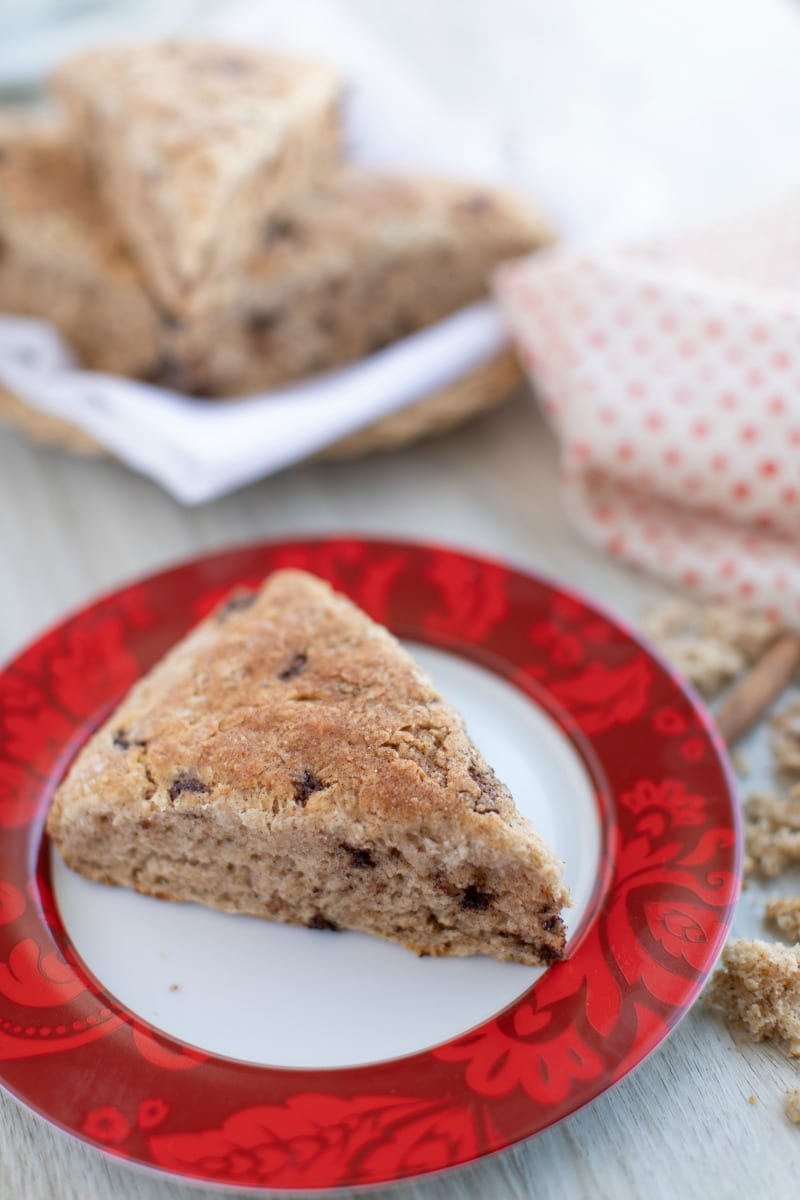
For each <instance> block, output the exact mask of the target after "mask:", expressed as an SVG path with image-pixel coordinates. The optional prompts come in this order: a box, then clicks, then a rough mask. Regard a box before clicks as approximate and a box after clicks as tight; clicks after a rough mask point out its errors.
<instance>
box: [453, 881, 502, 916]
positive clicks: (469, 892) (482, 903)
mask: <svg viewBox="0 0 800 1200" xmlns="http://www.w3.org/2000/svg"><path fill="white" fill-rule="evenodd" d="M492 900H494V895H493V893H492V892H484V891H482V890H481V888H479V887H476V886H475V884H474V883H471V884H469V886H468V887H465V888H464V890H463V892H462V893H461V895H460V897H459V901H458V905H459V908H466V909H472V910H473V911H474V912H484V911H485V910H486V909H487V908H488V907H489V905H490V904H491V902H492Z"/></svg>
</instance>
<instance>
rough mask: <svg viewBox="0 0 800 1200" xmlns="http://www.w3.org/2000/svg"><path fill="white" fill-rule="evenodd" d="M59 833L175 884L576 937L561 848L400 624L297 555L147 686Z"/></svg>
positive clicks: (57, 810)
mask: <svg viewBox="0 0 800 1200" xmlns="http://www.w3.org/2000/svg"><path fill="white" fill-rule="evenodd" d="M48 832H49V833H50V836H51V838H52V839H53V841H54V842H55V844H56V846H57V847H58V849H59V851H60V852H61V854H62V856H63V857H64V859H65V860H66V862H67V864H68V865H69V866H71V867H72V868H73V869H75V870H77V871H79V872H80V873H81V874H83V875H85V876H87V877H88V878H90V879H94V880H99V881H101V882H103V883H110V884H118V885H123V886H127V887H132V888H135V889H136V890H138V891H140V892H146V893H149V894H151V895H155V896H158V897H160V898H162V899H169V900H190V901H195V902H197V903H201V904H207V905H211V906H212V907H215V908H220V909H223V910H226V911H229V912H239V913H251V914H253V915H255V916H260V917H266V918H269V919H272V920H278V921H286V922H291V923H294V924H301V925H307V926H309V927H310V928H312V929H329V930H335V929H340V928H341V929H354V930H360V931H361V932H363V933H369V934H373V935H376V936H378V937H383V938H388V939H389V940H391V941H395V942H400V943H401V944H403V945H404V946H407V947H408V948H409V949H411V950H414V951H416V952H417V953H418V954H431V955H468V954H488V955H491V956H492V957H494V958H499V959H504V960H506V961H511V962H520V963H527V964H532V965H533V964H540V963H541V964H549V963H551V962H553V961H555V960H557V959H560V958H562V957H563V951H564V938H565V931H564V924H563V921H562V918H561V910H562V908H564V907H565V906H566V905H567V904H569V897H568V894H567V889H566V887H565V886H564V883H563V879H562V870H563V868H562V864H561V863H560V862H559V861H558V859H557V858H556V857H555V855H554V854H553V853H552V851H551V850H550V849H549V848H548V847H547V846H546V845H545V843H544V841H543V840H542V839H541V838H540V837H539V835H538V834H537V833H536V831H535V830H534V829H533V827H532V826H531V824H530V823H529V822H528V821H527V820H526V819H525V818H524V817H522V816H521V815H520V813H518V812H517V809H516V807H515V805H514V801H513V800H512V798H511V795H510V793H509V791H508V789H507V788H506V787H505V785H504V784H502V783H501V782H500V781H499V779H497V777H496V776H495V774H494V772H493V771H492V769H491V767H490V766H489V765H488V763H487V762H486V761H485V759H484V758H483V756H482V755H481V754H480V752H479V751H478V749H477V747H476V746H475V745H474V744H473V743H472V741H471V740H470V738H469V737H468V735H467V733H466V730H465V728H464V723H463V721H462V719H461V717H460V716H459V714H458V713H457V712H456V711H455V710H454V709H453V708H452V707H451V706H450V705H449V704H447V703H446V702H445V701H444V700H443V699H442V697H441V696H440V695H439V694H438V692H437V691H436V689H435V688H434V686H433V684H432V682H431V681H430V679H429V678H428V677H427V676H426V675H425V674H424V673H423V672H422V671H421V670H420V669H419V668H418V667H417V666H416V664H415V663H414V662H413V660H412V659H411V658H410V657H409V656H408V654H407V653H406V651H405V650H404V649H403V648H402V647H401V646H400V645H399V644H398V642H396V641H395V639H394V638H393V637H392V636H391V634H390V633H389V632H388V631H387V630H386V629H384V628H382V627H381V626H379V625H376V624H375V623H374V622H373V621H371V620H370V619H369V617H367V616H366V614H364V613H363V612H361V611H360V610H359V609H358V608H356V607H355V605H354V604H352V603H351V602H350V601H349V600H347V599H346V598H345V597H343V596H340V595H337V594H336V593H335V592H333V591H332V590H331V588H330V587H329V586H328V585H327V584H326V583H324V582H322V581H321V580H319V579H317V578H315V577H314V576H312V575H308V574H306V573H304V572H301V571H295V570H283V571H278V572H276V573H274V574H273V575H271V576H270V577H269V578H268V579H267V581H266V583H265V584H264V585H263V587H262V588H261V590H260V591H258V592H249V593H248V592H239V593H236V594H234V595H233V596H232V597H231V598H230V599H229V600H228V601H227V602H226V603H225V604H223V605H222V606H221V607H220V608H218V609H217V611H216V612H214V613H212V614H211V616H210V617H208V618H207V619H206V620H205V621H203V622H202V623H201V624H200V625H199V626H198V627H197V628H196V629H195V630H194V631H193V632H192V633H190V634H189V636H188V637H186V638H185V639H184V640H183V641H182V642H181V643H179V644H178V645H177V646H176V647H175V648H174V649H173V650H172V651H170V653H169V654H168V655H167V656H166V658H164V659H163V661H162V662H161V663H159V664H157V665H156V666H155V667H154V668H153V669H152V670H151V672H150V673H149V674H148V675H147V676H145V678H143V679H142V680H141V681H140V682H139V683H138V684H137V685H136V686H135V687H134V688H133V689H132V691H131V692H130V694H129V695H128V697H127V698H126V699H125V700H124V701H123V703H122V705H121V706H120V708H118V709H117V711H116V712H115V713H114V714H113V715H112V716H111V717H110V718H109V720H108V721H107V722H106V723H105V725H104V726H103V727H102V728H101V729H100V730H99V731H98V732H97V733H96V734H95V735H94V737H93V738H92V739H91V740H90V741H89V743H88V744H87V745H86V746H85V747H84V749H83V750H82V751H81V753H80V754H79V755H78V758H77V759H76V761H75V763H74V764H73V766H72V767H71V769H70V771H69V773H68V775H67V777H66V779H65V780H64V782H63V783H62V784H61V786H60V788H59V790H58V792H57V793H56V796H55V799H54V802H53V807H52V809H51V812H50V815H49V818H48Z"/></svg>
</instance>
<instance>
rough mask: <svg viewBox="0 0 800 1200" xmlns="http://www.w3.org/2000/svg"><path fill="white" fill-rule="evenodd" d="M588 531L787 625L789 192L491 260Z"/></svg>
mask: <svg viewBox="0 0 800 1200" xmlns="http://www.w3.org/2000/svg"><path fill="white" fill-rule="evenodd" d="M496 291H497V295H498V298H499V300H500V303H501V305H502V307H503V309H504V311H505V314H506V316H507V318H508V321H509V324H510V327H511V330H512V333H513V336H514V338H515V341H516V345H517V348H518V350H519V353H520V357H521V359H522V361H523V363H524V365H525V367H526V370H527V371H528V373H529V375H530V377H531V379H532V381H533V382H534V384H535V387H536V392H537V395H538V396H539V398H540V401H541V404H542V407H543V409H544V411H545V413H546V414H547V416H548V417H549V419H550V421H551V423H552V425H553V427H554V429H555V431H556V434H557V436H558V438H559V440H560V443H561V450H562V480H563V489H564V497H565V501H566V504H567V508H568V511H569V512H570V513H571V515H572V516H573V518H574V520H575V521H576V523H577V524H578V526H579V527H580V528H581V530H583V532H584V533H585V534H586V535H587V536H588V537H589V538H590V539H591V540H592V541H593V542H594V543H596V544H597V545H600V546H602V547H603V548H605V549H606V550H607V551H609V552H610V553H611V554H614V555H617V556H619V557H621V558H624V559H626V560H627V561H629V562H631V563H633V564H634V565H636V566H638V567H642V568H645V569H647V570H650V571H653V572H655V573H657V574H659V575H662V576H664V577H666V578H668V579H670V580H673V581H674V582H676V583H680V584H682V585H684V586H686V587H690V588H695V589H697V590H699V591H702V592H705V593H707V594H709V595H713V596H718V597H720V598H724V599H728V600H733V601H736V602H738V603H740V604H746V605H747V606H748V607H752V608H763V609H765V610H767V611H769V612H772V613H774V615H775V616H776V617H779V618H780V619H781V620H783V621H785V622H787V623H788V624H790V625H793V626H795V627H800V197H797V198H796V199H795V200H794V201H787V202H785V203H781V204H776V205H774V206H772V207H771V208H769V209H764V210H762V211H760V212H759V213H756V214H751V215H750V216H748V217H747V218H743V219H740V220H738V221H736V222H732V223H730V224H728V225H726V226H724V227H718V228H716V229H714V230H711V231H705V232H698V233H694V234H691V235H686V236H682V237H679V238H678V237H676V238H670V239H666V240H662V241H658V242H652V243H649V244H646V245H641V246H637V247H633V248H629V249H625V250H614V251H611V250H606V251H601V252H595V253H591V252H590V253H587V252H585V251H584V252H568V251H558V250H555V251H552V252H549V253H547V254H545V255H538V256H537V257H536V258H530V259H523V260H521V261H518V262H515V263H511V264H508V265H506V266H504V267H503V268H501V270H500V272H499V274H498V276H497V279H496Z"/></svg>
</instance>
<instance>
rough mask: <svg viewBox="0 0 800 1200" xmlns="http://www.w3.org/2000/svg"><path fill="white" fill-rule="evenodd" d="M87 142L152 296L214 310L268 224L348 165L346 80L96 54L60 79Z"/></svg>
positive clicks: (186, 52)
mask: <svg viewBox="0 0 800 1200" xmlns="http://www.w3.org/2000/svg"><path fill="white" fill-rule="evenodd" d="M51 82H52V87H53V90H54V91H55V93H56V94H57V95H58V97H59V98H60V99H61V101H62V102H63V103H64V104H65V105H66V107H67V111H68V114H69V116H70V118H71V121H72V124H73V127H74V135H75V137H76V140H77V142H78V144H80V146H81V147H82V148H83V150H84V151H85V153H86V154H87V155H88V157H89V159H90V161H91V163H92V165H93V167H94V172H95V176H96V179H97V182H98V184H99V186H100V188H101V190H102V192H103V195H104V196H105V199H106V201H107V204H108V207H109V210H110V212H111V214H112V216H113V218H114V220H115V222H116V224H117V226H118V227H119V229H120V231H121V232H122V233H123V235H124V236H125V238H126V239H127V241H128V244H129V246H130V248H131V250H132V252H133V257H134V259H135V260H136V262H137V264H138V266H139V267H140V268H141V270H142V273H143V275H144V277H145V280H146V281H147V283H148V284H149V286H150V287H151V289H152V290H153V293H154V294H155V296H156V298H157V299H158V300H159V301H160V302H161V304H163V305H164V306H165V308H166V309H167V310H168V311H169V312H170V313H171V314H173V315H174V316H175V317H181V316H185V315H189V314H196V313H198V312H202V311H206V310H207V309H208V308H213V307H214V305H215V303H216V290H217V288H218V287H223V288H227V287H228V281H229V278H230V275H231V273H232V272H235V271H236V269H237V268H238V267H239V266H240V265H241V263H242V262H243V261H244V260H245V259H246V258H247V257H248V256H249V255H250V254H251V252H252V251H253V249H254V248H255V247H256V246H257V245H258V244H259V241H260V239H261V237H262V235H265V234H266V230H267V228H268V225H269V220H270V218H271V216H273V215H274V214H275V212H276V211H278V210H279V209H281V207H282V206H283V205H285V204H286V203H287V202H289V201H291V199H292V198H293V197H294V195H295V194H296V193H298V192H300V191H302V190H303V189H304V188H305V187H306V186H308V184H309V183H311V182H312V181H313V180H315V179H317V178H318V177H319V176H321V175H323V174H324V173H325V172H326V171H327V169H328V168H329V167H330V165H331V163H332V162H333V161H334V160H335V159H336V158H337V157H338V153H339V129H338V121H337V114H336V108H337V103H338V99H339V95H340V91H341V85H340V82H339V80H338V77H337V76H336V75H335V74H334V72H333V71H331V70H329V69H328V68H327V67H324V66H321V65H317V64H315V63H307V62H298V61H295V60H293V59H286V58H282V57H278V56H276V55H272V54H266V53H264V52H261V51H257V50H251V49H248V48H243V47H238V46H226V45H219V44H213V43H212V44H209V43H203V42H181V41H174V42H158V43H154V44H151V45H144V46H120V47H111V48H103V49H98V50H90V51H87V52H85V53H83V54H81V55H79V56H77V57H75V58H73V59H70V60H69V61H68V62H67V63H65V64H64V65H63V66H62V67H60V68H59V69H58V70H57V71H56V72H55V74H54V76H53V79H52V81H51Z"/></svg>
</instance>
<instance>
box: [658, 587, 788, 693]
mask: <svg viewBox="0 0 800 1200" xmlns="http://www.w3.org/2000/svg"><path fill="white" fill-rule="evenodd" d="M642 627H643V629H644V631H645V633H646V634H647V635H648V637H650V638H651V639H652V641H653V642H654V643H655V644H656V646H657V647H658V649H659V650H660V651H661V653H662V654H663V655H664V657H665V658H667V659H668V660H669V661H670V662H671V663H672V665H673V666H674V667H676V668H677V670H678V671H680V672H681V674H683V675H685V676H686V678H687V679H689V680H690V682H691V683H693V684H694V686H695V687H696V688H697V690H698V691H699V692H701V693H702V695H703V696H705V697H706V699H711V698H713V697H714V696H716V695H717V694H718V693H719V692H721V691H722V689H723V688H724V687H726V686H727V684H729V683H731V682H732V681H733V680H734V679H735V678H736V676H737V675H739V674H741V672H742V671H743V670H744V669H745V667H747V666H749V665H750V664H751V663H754V662H755V661H756V659H758V658H759V657H760V656H761V654H762V653H763V652H764V650H766V648H767V646H768V645H769V644H770V642H772V641H773V640H774V638H775V637H776V636H777V634H778V632H779V627H778V625H777V624H776V623H775V622H774V621H773V620H771V619H770V618H769V617H766V616H764V614H762V613H755V612H747V611H744V610H742V609H739V608H735V607H733V606H732V605H727V604H703V603H699V604H698V603H691V602H690V601H687V600H683V599H671V600H667V601H666V602H664V603H663V604H658V605H655V606H654V607H653V608H651V609H650V610H649V611H648V612H646V613H645V616H644V619H643V622H642Z"/></svg>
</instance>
